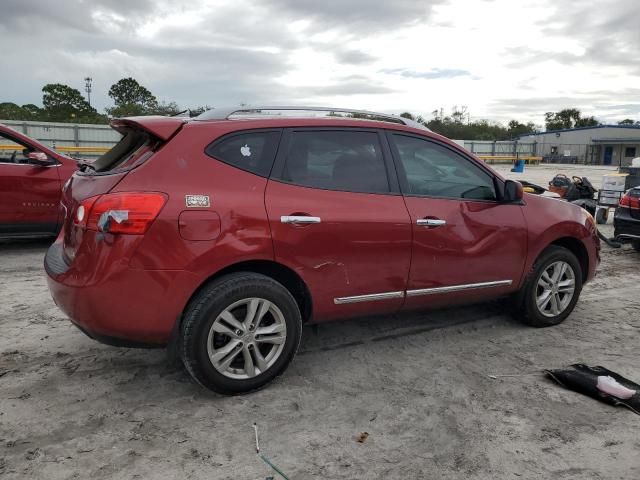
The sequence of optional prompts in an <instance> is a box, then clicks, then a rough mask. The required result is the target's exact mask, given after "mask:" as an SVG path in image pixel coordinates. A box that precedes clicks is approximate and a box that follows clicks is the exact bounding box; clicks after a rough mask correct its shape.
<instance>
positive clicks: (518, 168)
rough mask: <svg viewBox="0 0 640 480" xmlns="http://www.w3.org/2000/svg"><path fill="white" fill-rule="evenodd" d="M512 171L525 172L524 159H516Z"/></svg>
mask: <svg viewBox="0 0 640 480" xmlns="http://www.w3.org/2000/svg"><path fill="white" fill-rule="evenodd" d="M511 171H512V172H516V173H522V172H524V160H516V163H514V165H513V168H512V169H511Z"/></svg>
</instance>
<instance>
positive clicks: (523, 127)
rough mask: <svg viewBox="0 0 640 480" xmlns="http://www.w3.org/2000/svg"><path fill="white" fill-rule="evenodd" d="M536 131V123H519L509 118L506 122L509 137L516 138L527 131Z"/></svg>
mask: <svg viewBox="0 0 640 480" xmlns="http://www.w3.org/2000/svg"><path fill="white" fill-rule="evenodd" d="M535 131H536V125H535V124H534V123H533V122H528V123H526V124H525V123H520V122H519V121H517V120H511V121H510V122H509V123H508V124H507V133H508V134H509V137H510V138H516V137H519V136H521V135H526V134H527V133H534V132H535Z"/></svg>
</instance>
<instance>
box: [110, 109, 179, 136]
mask: <svg viewBox="0 0 640 480" xmlns="http://www.w3.org/2000/svg"><path fill="white" fill-rule="evenodd" d="M186 122H187V121H186V120H185V119H184V118H176V117H162V116H160V115H154V116H148V117H126V118H114V119H113V120H111V123H110V125H111V128H113V129H114V130H117V131H118V132H120V133H122V134H124V133H125V132H126V130H127V128H139V129H142V130H144V131H145V132H148V133H150V134H151V135H153V136H154V137H156V138H159V139H160V140H162V141H166V140H169V139H170V138H171V137H172V136H174V135H175V134H176V132H177V131H178V130H180V128H182V125H184V124H185V123H186Z"/></svg>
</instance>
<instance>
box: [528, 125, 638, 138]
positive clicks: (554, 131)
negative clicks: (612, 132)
mask: <svg viewBox="0 0 640 480" xmlns="http://www.w3.org/2000/svg"><path fill="white" fill-rule="evenodd" d="M597 128H625V129H632V130H640V125H596V126H594V127H577V128H564V129H562V130H549V131H548V132H536V133H525V134H524V135H520V138H522V137H530V136H532V135H547V134H549V133H561V132H575V131H578V130H595V129H597Z"/></svg>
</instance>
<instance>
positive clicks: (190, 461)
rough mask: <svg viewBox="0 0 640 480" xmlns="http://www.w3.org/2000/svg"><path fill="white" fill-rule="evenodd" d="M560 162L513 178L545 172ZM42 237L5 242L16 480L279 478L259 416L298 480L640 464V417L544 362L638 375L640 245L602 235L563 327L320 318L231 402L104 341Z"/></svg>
mask: <svg viewBox="0 0 640 480" xmlns="http://www.w3.org/2000/svg"><path fill="white" fill-rule="evenodd" d="M563 169H564V171H567V173H571V172H574V171H575V172H577V171H580V172H582V174H584V169H582V170H579V169H576V170H574V169H572V168H569V167H567V168H564V167H563ZM500 170H502V171H504V170H506V169H505V168H502V167H501V168H500ZM558 170H559V167H558V166H554V167H552V168H551V167H537V168H536V167H531V168H527V171H526V172H525V174H512V175H511V174H510V176H513V177H514V178H523V179H527V180H530V181H538V182H546V181H548V180H549V179H550V178H551V177H552V176H553V174H554V173H555V172H557V171H558ZM592 170H593V172H592ZM604 172H606V170H603V169H590V170H589V174H588V176H589V177H590V178H591V177H596V176H598V175H602V174H603V173H604ZM592 181H593V179H592ZM599 182H600V179H599V178H596V179H595V181H594V184H595V185H596V186H598V185H599ZM611 230H612V227H611V225H610V224H609V225H607V226H604V227H603V231H604V232H605V233H606V234H609V235H610V234H611V233H612V232H611ZM46 248H47V244H46V242H41V241H40V242H19V243H8V244H7V243H5V244H1V245H0V331H1V332H2V335H1V337H0V477H2V478H7V479H14V478H15V479H18V478H41V479H48V480H49V479H50V480H53V479H63V478H65V479H66V478H79V479H85V478H91V479H94V480H98V479H112V478H113V479H134V478H141V479H156V478H157V479H173V478H175V479H185V478H194V479H208V480H210V479H252V480H253V479H262V480H264V479H265V478H267V477H269V476H274V477H275V478H279V477H278V476H277V474H275V473H274V472H273V471H271V470H270V469H269V468H268V467H267V466H266V465H265V464H264V463H263V461H262V460H260V458H258V457H257V456H256V454H255V450H254V433H253V428H252V424H253V423H254V422H256V423H257V424H258V426H259V429H260V439H261V447H262V449H263V453H264V455H266V457H268V458H269V459H270V460H271V461H272V462H274V463H275V464H276V465H277V466H278V467H280V469H281V470H282V471H283V472H285V473H286V474H287V475H288V477H289V478H291V479H308V478H328V479H365V478H366V479H369V478H381V479H424V478H434V479H459V478H472V479H513V478H536V479H537V478H554V479H563V478H571V479H575V478H590V479H593V478H603V479H604V478H606V479H609V478H611V479H614V478H615V479H633V480H636V479H638V478H640V455H638V452H639V451H640V435H639V433H638V432H639V431H640V430H639V427H640V417H638V416H637V415H635V414H633V413H632V412H630V411H628V410H626V409H623V408H615V407H611V406H608V405H605V404H602V403H599V402H597V401H595V400H592V399H590V398H587V397H584V396H581V395H579V394H577V393H573V392H571V391H568V390H565V389H563V388H561V387H559V386H558V385H556V384H554V383H552V382H551V381H549V380H547V379H546V378H545V377H544V375H543V374H542V373H541V370H542V369H544V368H557V367H562V366H565V365H568V364H571V363H575V362H583V363H587V364H590V365H604V366H606V367H608V368H610V369H612V370H614V371H617V372H619V373H621V374H623V375H625V376H627V377H629V378H631V379H634V380H635V381H640V365H639V364H638V362H637V359H638V345H640V343H639V340H640V296H639V295H638V294H639V293H640V254H638V253H635V252H634V251H633V250H631V249H630V248H629V247H627V248H624V249H621V250H611V249H609V248H608V247H607V246H606V245H605V246H603V261H602V264H601V266H600V269H599V273H598V276H597V277H596V279H595V281H593V282H592V283H591V284H589V285H587V286H586V287H585V289H584V291H583V293H582V297H581V299H580V302H579V303H578V305H577V308H576V310H575V312H574V313H573V314H572V315H571V316H570V317H569V319H568V320H567V321H566V322H564V323H563V324H562V325H559V326H557V327H554V328H548V329H532V328H529V327H526V326H523V325H521V324H520V323H518V321H517V320H514V319H512V318H511V317H510V316H509V315H508V314H507V313H506V311H505V305H504V303H502V302H494V303H491V304H487V305H482V306H474V307H466V308H458V309H454V310H448V311H439V312H427V313H424V314H421V315H417V316H410V317H406V316H405V317H389V318H384V319H375V320H374V319H362V320H357V321H349V322H343V323H335V324H331V325H324V326H321V327H320V328H319V329H318V330H317V331H314V329H312V328H308V329H307V330H306V331H305V333H304V338H303V342H302V346H301V352H300V355H299V356H298V357H297V358H296V359H295V361H294V362H293V364H292V365H291V367H290V368H289V370H288V371H287V372H286V373H285V374H284V375H283V376H282V377H281V378H280V379H279V380H278V381H276V382H275V383H274V384H272V385H271V386H269V387H268V388H266V389H265V390H262V391H260V392H258V393H254V394H251V395H247V396H241V397H232V398H226V397H221V396H217V395H214V394H212V393H209V392H207V391H205V390H203V389H202V388H201V387H199V386H197V385H195V384H194V383H193V382H192V381H191V380H190V379H189V378H188V376H187V374H186V373H185V372H184V371H182V370H177V369H175V368H172V367H171V366H169V365H168V364H167V362H166V357H165V352H164V351H162V350H135V349H117V348H113V347H108V346H103V345H100V344H98V343H96V342H95V341H93V340H91V339H89V338H87V337H86V336H85V335H84V334H82V333H81V332H80V331H79V330H77V329H76V328H75V327H73V326H72V325H71V324H70V323H69V321H68V320H67V319H65V317H64V315H63V314H62V313H61V312H60V311H59V310H58V309H57V308H56V306H55V305H54V304H53V301H52V300H51V298H50V296H49V292H48V290H47V287H46V283H45V280H44V271H43V267H42V261H43V255H44V252H45V250H46ZM105 308H108V306H106V305H105ZM488 375H513V376H504V377H498V378H496V379H492V378H490V377H489V376H488ZM360 432H368V433H369V436H368V438H367V439H366V441H364V442H363V443H358V442H357V441H356V436H357V435H358V434H359V433H360Z"/></svg>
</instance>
